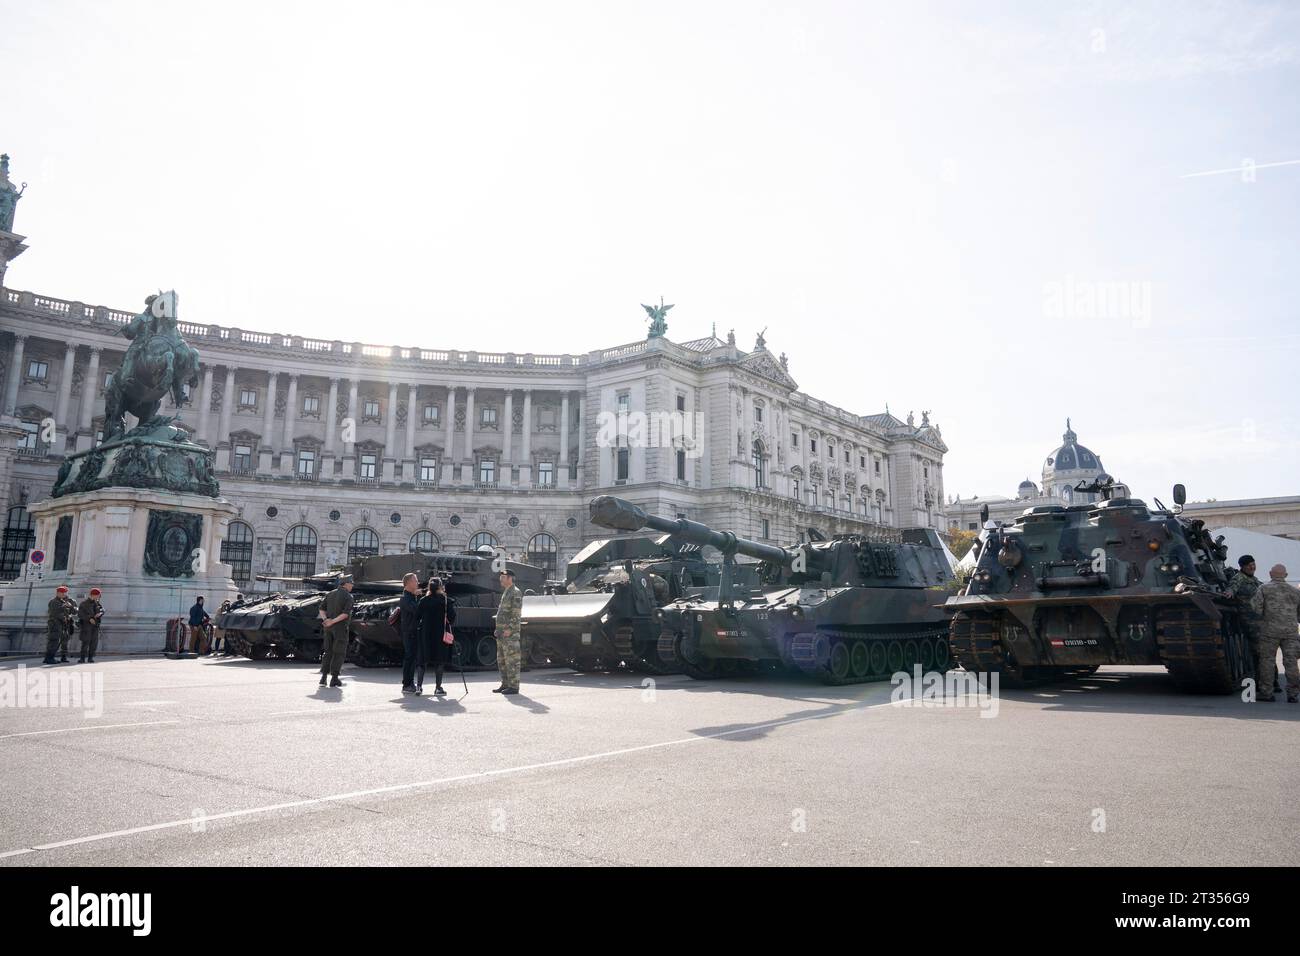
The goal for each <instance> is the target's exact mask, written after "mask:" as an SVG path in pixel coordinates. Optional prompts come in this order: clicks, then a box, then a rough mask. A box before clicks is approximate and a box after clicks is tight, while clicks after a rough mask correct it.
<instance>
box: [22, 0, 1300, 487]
mask: <svg viewBox="0 0 1300 956" xmlns="http://www.w3.org/2000/svg"><path fill="white" fill-rule="evenodd" d="M0 24H3V25H4V26H3V29H2V30H0V70H3V73H4V80H3V82H4V94H3V97H0V150H2V151H4V152H7V153H9V154H10V155H11V156H12V167H11V175H12V177H13V178H14V180H15V181H16V182H22V181H26V182H27V183H28V188H27V192H26V194H25V195H24V196H23V198H22V200H21V201H20V203H19V206H18V212H17V221H16V223H15V229H16V231H17V232H19V233H20V234H23V235H26V236H27V237H28V245H29V246H30V249H29V251H28V252H26V253H25V254H24V255H23V257H22V258H21V259H19V260H16V261H15V262H14V263H13V264H12V265H11V266H10V269H9V274H8V276H7V277H6V285H8V286H9V287H11V288H16V289H27V290H31V291H33V292H37V293H40V294H44V295H50V296H54V297H57V298H63V299H71V300H78V301H84V302H87V303H92V304H100V305H107V306H111V307H113V308H123V309H126V308H130V309H136V308H139V307H140V305H141V304H142V301H143V298H144V296H145V295H146V294H147V293H149V292H151V291H155V290H157V289H158V288H175V289H176V290H178V292H179V293H180V310H181V313H180V314H181V318H182V319H184V320H186V321H191V322H199V323H220V324H224V325H231V326H236V327H239V328H244V329H254V330H259V331H267V332H283V333H297V334H303V335H313V336H319V337H323V338H331V339H333V338H338V339H343V340H346V341H363V342H367V343H376V344H384V345H389V344H402V345H419V346H423V347H426V348H461V349H478V350H484V351H487V350H502V351H505V350H513V351H517V352H528V351H531V352H573V353H580V352H587V351H590V350H592V349H595V348H603V347H609V346H613V345H617V344H622V343H625V342H631V341H635V340H637V339H640V338H642V337H643V336H644V335H645V331H646V317H645V314H644V312H643V311H642V309H641V307H640V303H649V302H658V300H659V299H658V297H659V296H660V295H662V296H664V297H665V300H666V301H667V302H670V303H674V304H675V306H676V307H675V308H674V309H673V310H672V312H671V313H669V316H668V326H669V328H668V336H669V338H671V339H674V340H676V341H686V340H689V339H692V338H697V337H701V336H705V335H708V334H709V333H710V331H711V329H712V328H713V327H714V326H715V325H716V328H717V330H718V334H719V335H720V336H723V337H725V335H726V333H727V331H728V330H731V329H734V330H735V333H736V337H737V342H738V344H739V345H740V346H741V348H744V349H748V348H751V347H752V345H753V342H754V337H755V335H756V333H758V332H760V331H762V330H764V329H766V338H767V343H768V347H769V348H770V349H771V350H772V351H773V352H775V353H781V352H785V353H787V354H788V355H789V363H790V371H791V373H792V375H793V376H794V377H795V379H796V380H797V381H798V383H799V385H800V387H801V388H802V389H803V390H804V391H806V392H808V393H810V394H812V395H814V396H815V397H818V398H821V399H823V400H825V401H829V402H832V403H834V404H836V405H839V406H842V407H844V408H847V409H849V410H851V411H854V412H857V413H861V414H870V413H874V412H877V411H882V410H884V408H885V407H886V405H888V407H889V409H890V410H891V411H892V412H894V414H896V415H899V416H900V417H904V416H905V415H906V414H907V412H908V411H909V410H915V412H916V414H917V416H918V418H919V416H920V413H921V411H923V410H928V411H929V412H930V414H931V418H932V420H933V421H934V422H936V423H937V424H938V425H939V426H940V427H941V429H942V433H943V438H944V441H945V442H946V443H947V445H948V446H949V452H948V455H947V456H946V458H945V485H946V490H947V492H948V493H949V494H958V493H960V494H961V495H962V496H963V497H969V496H970V495H972V494H980V495H990V494H1007V495H1010V494H1014V492H1015V488H1016V486H1017V484H1018V483H1019V482H1020V481H1021V480H1022V479H1023V478H1024V477H1026V476H1029V477H1031V478H1033V479H1034V480H1037V479H1038V477H1039V472H1040V471H1041V468H1042V464H1043V458H1044V457H1045V456H1046V455H1047V454H1048V453H1049V452H1050V451H1051V450H1052V449H1053V448H1055V447H1056V445H1058V444H1059V443H1060V436H1061V433H1062V432H1063V431H1064V430H1065V419H1066V417H1067V416H1068V417H1070V418H1071V420H1072V423H1073V427H1074V429H1075V431H1076V432H1077V433H1078V435H1079V440H1080V441H1081V442H1082V443H1083V444H1084V445H1086V446H1087V447H1089V448H1091V449H1092V450H1093V451H1095V452H1097V453H1098V454H1099V455H1100V456H1101V458H1102V460H1103V463H1104V464H1105V466H1106V468H1107V470H1108V471H1110V472H1111V473H1113V474H1115V475H1116V476H1117V477H1119V478H1120V479H1122V480H1124V481H1126V482H1128V483H1129V484H1130V485H1131V486H1132V488H1133V489H1134V492H1135V493H1137V494H1139V495H1141V496H1144V497H1148V498H1149V497H1150V496H1153V495H1159V496H1161V497H1162V498H1165V500H1168V493H1169V488H1170V486H1171V485H1172V484H1173V483H1174V482H1182V483H1184V484H1186V485H1187V488H1188V494H1189V498H1191V499H1192V500H1204V499H1207V498H1217V499H1220V500H1222V499H1228V498H1242V497H1257V496H1270V495H1290V494H1298V493H1300V487H1297V483H1296V481H1295V479H1294V476H1295V474H1296V472H1297V467H1298V466H1300V450H1298V449H1300V412H1297V410H1296V409H1295V408H1294V403H1293V402H1292V401H1291V398H1292V396H1293V394H1294V392H1295V388H1294V382H1295V369H1296V360H1297V356H1298V354H1300V352H1298V348H1297V347H1298V346H1300V322H1297V318H1300V306H1298V305H1297V302H1300V270H1297V269H1296V267H1295V266H1296V262H1297V253H1298V252H1300V243H1298V242H1297V216H1296V213H1297V210H1300V162H1297V161H1300V122H1297V120H1300V95H1297V91H1298V90H1300V5H1297V4H1294V3H1286V2H1279V3H1249V2H1243V3H1232V2H1221V3H1198V2H1190V0H1189V2H1180V3H1141V4H1124V3H1095V4H1089V3H1071V4H1069V5H1068V7H1067V5H1063V4H1049V3H1042V2H1041V0H1039V2H1025V3H995V2H983V3H976V2H965V3H957V2H953V3H912V2H909V3H904V4H897V3H883V2H880V3H874V2H856V3H771V2H752V0H751V2H745V3H722V2H708V0H694V2H686V3H675V2H671V0H654V2H648V3H636V2H608V0H606V2H597V3H571V2H564V0H547V2H545V3H541V2H533V3H505V2H496V0H475V2H466V3H442V2H433V0H426V2H406V3H401V2H388V0H368V2H367V3H364V4H359V3H348V4H335V3H332V2H328V0H326V2H320V0H313V2H309V3H290V2H277V0H262V2H258V3H243V2H232V0H223V2H220V3H204V2H193V0H183V2H177V0H168V2H163V3H153V2H133V3H127V2H113V0H101V2H96V3H74V2H64V0H50V2H46V3H40V4H35V3H31V2H30V0H0ZM1270 164H1282V165H1270ZM1216 171H1217V172H1216ZM1199 173H1208V174H1209V175H1194V174H1199Z"/></svg>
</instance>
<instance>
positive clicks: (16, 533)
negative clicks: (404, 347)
mask: <svg viewBox="0 0 1300 956" xmlns="http://www.w3.org/2000/svg"><path fill="white" fill-rule="evenodd" d="M34 547H36V531H35V529H34V528H33V527H32V516H31V515H30V514H28V513H27V509H26V508H24V507H23V506H22V505H14V507H12V508H10V509H9V516H8V519H7V520H6V521H5V532H4V546H3V549H0V581H12V580H13V579H14V578H16V577H18V574H19V572H21V571H22V569H23V565H24V564H25V563H26V561H27V552H28V551H30V550H31V549H32V548H34Z"/></svg>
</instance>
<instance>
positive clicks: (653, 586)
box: [521, 534, 718, 674]
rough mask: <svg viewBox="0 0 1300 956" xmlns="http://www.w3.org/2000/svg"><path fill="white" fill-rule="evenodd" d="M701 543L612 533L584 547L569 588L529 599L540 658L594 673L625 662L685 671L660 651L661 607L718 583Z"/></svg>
mask: <svg viewBox="0 0 1300 956" xmlns="http://www.w3.org/2000/svg"><path fill="white" fill-rule="evenodd" d="M701 550H702V549H701V547H700V546H699V545H698V544H690V543H687V542H685V541H680V540H678V539H676V538H674V537H673V536H672V535H667V534H663V535H655V536H653V537H645V536H641V537H632V536H629V537H622V538H604V539H602V540H599V541H593V542H591V543H590V544H588V545H587V546H586V547H585V548H583V549H582V550H581V551H579V552H578V553H577V554H576V555H575V556H574V558H573V560H571V561H570V562H569V564H568V568H567V569H566V571H565V581H564V584H563V585H560V586H555V585H550V586H548V587H547V588H546V593H544V594H538V595H530V596H525V597H524V607H523V617H522V619H521V620H522V625H523V632H524V638H525V640H526V642H527V643H528V645H529V648H530V653H531V654H533V655H534V656H537V657H541V656H545V657H547V658H548V659H550V660H552V661H564V662H566V663H568V664H569V665H570V666H572V667H573V668H574V669H576V670H580V671H590V670H599V669H607V668H614V667H618V666H620V665H624V666H627V667H630V668H632V669H635V670H642V671H646V672H649V673H653V674H666V673H671V672H673V671H675V670H676V669H677V665H676V661H675V660H674V659H673V658H672V657H668V658H665V657H663V656H661V655H660V653H659V632H660V630H661V626H660V620H659V616H658V615H657V614H656V611H658V609H659V608H661V607H663V606H664V605H665V604H667V603H669V602H670V601H675V600H677V599H678V598H681V597H683V596H685V595H686V594H688V593H690V592H692V591H693V590H699V589H702V588H705V587H708V586H710V585H712V586H714V587H716V586H717V583H718V568H717V566H716V565H710V564H709V563H707V562H706V561H705V560H704V558H703V557H702V555H701Z"/></svg>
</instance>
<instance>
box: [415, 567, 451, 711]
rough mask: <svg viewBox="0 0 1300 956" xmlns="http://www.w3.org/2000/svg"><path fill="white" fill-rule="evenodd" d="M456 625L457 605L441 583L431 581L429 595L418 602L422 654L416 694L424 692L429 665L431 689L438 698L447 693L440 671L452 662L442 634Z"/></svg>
mask: <svg viewBox="0 0 1300 956" xmlns="http://www.w3.org/2000/svg"><path fill="white" fill-rule="evenodd" d="M455 623H456V602H455V601H453V600H452V599H451V598H450V597H448V595H447V592H446V591H444V590H443V587H442V581H441V580H439V579H438V578H430V579H429V590H428V593H426V594H425V596H424V597H422V598H421V599H420V611H419V629H420V649H421V651H422V653H421V655H420V665H419V668H418V676H417V677H416V680H415V687H416V692H417V693H421V692H422V691H423V689H424V669H425V666H426V665H429V666H432V667H433V676H434V680H435V682H436V684H435V686H434V688H433V692H434V694H436V695H437V696H438V697H444V696H446V694H447V692H446V691H445V690H443V689H442V672H443V668H445V667H446V666H447V663H448V662H449V661H450V660H451V648H452V645H450V644H444V643H443V640H442V635H443V633H444V632H445V631H449V630H451V626H452V625H453V624H455Z"/></svg>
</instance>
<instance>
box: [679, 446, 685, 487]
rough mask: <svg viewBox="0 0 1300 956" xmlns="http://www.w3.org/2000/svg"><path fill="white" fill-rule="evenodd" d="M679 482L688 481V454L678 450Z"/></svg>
mask: <svg viewBox="0 0 1300 956" xmlns="http://www.w3.org/2000/svg"><path fill="white" fill-rule="evenodd" d="M677 480H678V481H685V480H686V452H684V451H682V450H681V449H680V448H679V449H677Z"/></svg>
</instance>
